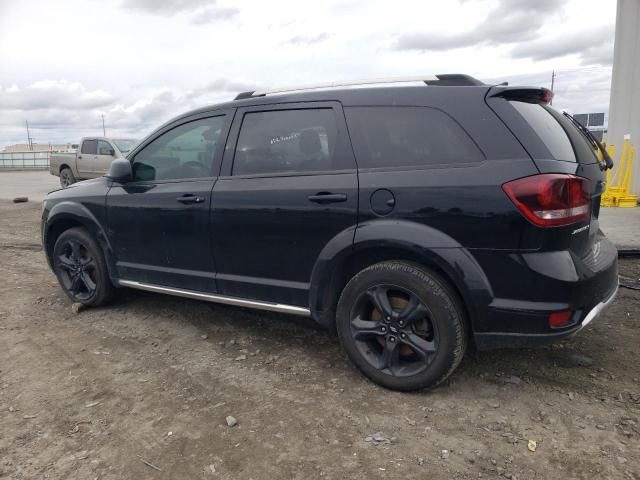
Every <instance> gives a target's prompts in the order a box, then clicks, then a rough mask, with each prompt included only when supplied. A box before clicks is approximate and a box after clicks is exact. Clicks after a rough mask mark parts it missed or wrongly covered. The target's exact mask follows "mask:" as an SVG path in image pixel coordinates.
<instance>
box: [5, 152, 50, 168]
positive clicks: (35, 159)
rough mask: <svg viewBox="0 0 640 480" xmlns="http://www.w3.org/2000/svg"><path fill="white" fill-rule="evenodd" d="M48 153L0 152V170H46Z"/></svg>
mask: <svg viewBox="0 0 640 480" xmlns="http://www.w3.org/2000/svg"><path fill="white" fill-rule="evenodd" d="M49 155H50V153H49V152H0V170H1V169H3V168H24V169H30V170H31V169H34V170H37V169H47V168H49Z"/></svg>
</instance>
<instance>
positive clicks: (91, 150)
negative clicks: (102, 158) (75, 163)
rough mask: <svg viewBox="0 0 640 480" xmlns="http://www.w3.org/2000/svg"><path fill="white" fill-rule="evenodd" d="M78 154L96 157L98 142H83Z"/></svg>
mask: <svg viewBox="0 0 640 480" xmlns="http://www.w3.org/2000/svg"><path fill="white" fill-rule="evenodd" d="M80 153H85V154H87V155H96V154H97V153H98V141H97V140H85V141H84V142H82V150H81V151H80Z"/></svg>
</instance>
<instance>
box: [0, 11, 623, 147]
mask: <svg viewBox="0 0 640 480" xmlns="http://www.w3.org/2000/svg"><path fill="white" fill-rule="evenodd" d="M615 10H616V2H615V0H447V1H445V0H343V1H322V0H314V1H312V2H305V1H301V0H269V1H259V0H244V1H235V2H232V1H226V0H55V2H54V1H52V0H0V148H1V147H2V146H4V145H8V144H14V143H25V142H26V128H25V121H26V120H28V121H29V125H30V127H31V136H32V138H33V139H34V142H35V143H40V144H47V143H58V142H73V143H77V142H78V141H79V139H80V137H82V136H84V135H100V134H101V133H102V116H104V120H105V125H106V131H107V135H109V136H113V137H133V138H143V137H144V136H145V135H147V134H148V133H150V132H151V131H153V130H154V129H155V128H156V127H158V126H159V125H161V124H162V123H164V122H165V121H167V120H169V119H171V118H172V117H174V116H176V115H178V114H180V113H183V112H185V111H188V110H190V109H192V108H197V107H201V106H205V105H209V104H214V103H217V102H222V101H227V100H231V99H233V97H234V96H235V95H236V94H237V93H239V92H241V91H247V90H255V89H256V88H266V87H278V86H289V85H297V84H310V83H320V82H327V81H337V80H357V79H366V78H377V77H401V76H416V75H421V74H424V75H432V74H438V73H466V74H469V75H472V76H475V77H477V78H479V79H480V80H482V81H484V82H487V83H500V82H503V81H508V82H509V84H512V85H513V84H521V85H534V86H544V87H547V88H548V87H550V83H551V72H552V71H553V70H555V71H556V73H557V75H556V80H555V85H554V91H555V99H554V106H555V107H557V108H560V109H566V110H567V111H569V112H572V113H583V112H602V111H605V112H606V111H607V109H608V103H609V87H610V83H611V63H612V60H613V40H614V27H615V25H614V24H615V13H616V12H615Z"/></svg>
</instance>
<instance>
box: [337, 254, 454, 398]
mask: <svg viewBox="0 0 640 480" xmlns="http://www.w3.org/2000/svg"><path fill="white" fill-rule="evenodd" d="M385 298H386V299H387V302H386V303H385V301H384V299H385ZM384 312H387V314H385V313H384ZM336 328H337V331H338V337H339V338H340V343H341V344H342V347H343V348H344V350H345V351H346V353H347V355H348V356H349V358H350V359H351V361H352V362H353V363H354V364H355V365H356V367H357V368H358V369H359V370H360V371H361V372H362V373H363V374H364V375H365V376H366V377H368V378H369V379H370V380H372V381H373V382H375V383H377V384H378V385H381V386H383V387H385V388H389V389H392V390H399V391H412V390H420V389H425V388H433V387H435V386H437V385H438V384H440V383H442V382H443V381H444V380H445V379H446V378H447V377H448V376H449V375H451V373H452V372H453V371H454V370H455V369H456V367H457V366H458V365H459V364H460V362H461V361H462V357H463V356H464V353H465V350H466V347H467V324H466V320H465V314H464V308H463V306H462V303H461V301H460V299H459V298H458V296H457V294H456V293H455V292H454V291H453V289H452V288H451V287H450V286H449V284H448V283H447V282H446V281H445V280H444V279H442V277H440V276H439V275H438V274H436V273H435V272H433V271H431V270H429V269H427V268H425V267H423V266H421V265H417V264H413V263H408V262H402V261H385V262H381V263H377V264H375V265H371V266H370V267H367V268H365V269H364V270H362V271H361V272H359V273H358V274H357V275H355V276H354V277H353V278H352V279H351V280H350V281H349V282H348V283H347V285H346V286H345V288H344V290H343V291H342V294H341V296H340V299H339V300H338V307H337V315H336Z"/></svg>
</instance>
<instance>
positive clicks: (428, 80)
mask: <svg viewBox="0 0 640 480" xmlns="http://www.w3.org/2000/svg"><path fill="white" fill-rule="evenodd" d="M415 82H424V83H425V84H427V85H432V86H435V85H439V86H477V85H484V83H482V82H481V81H480V80H478V79H477V78H473V77H471V76H469V75H464V74H459V73H453V74H438V75H419V76H413V77H397V78H373V79H369V80H347V81H339V82H328V83H318V84H313V85H298V86H293V87H280V88H273V89H270V90H260V91H254V92H253V91H252V92H242V93H239V94H238V95H237V96H236V98H235V99H234V100H242V99H246V98H252V97H264V96H265V95H272V94H274V93H285V92H299V91H302V90H317V89H321V88H336V87H354V86H360V85H379V84H385V83H415Z"/></svg>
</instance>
